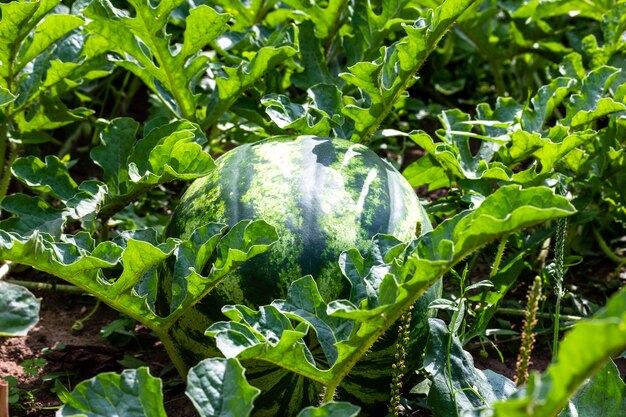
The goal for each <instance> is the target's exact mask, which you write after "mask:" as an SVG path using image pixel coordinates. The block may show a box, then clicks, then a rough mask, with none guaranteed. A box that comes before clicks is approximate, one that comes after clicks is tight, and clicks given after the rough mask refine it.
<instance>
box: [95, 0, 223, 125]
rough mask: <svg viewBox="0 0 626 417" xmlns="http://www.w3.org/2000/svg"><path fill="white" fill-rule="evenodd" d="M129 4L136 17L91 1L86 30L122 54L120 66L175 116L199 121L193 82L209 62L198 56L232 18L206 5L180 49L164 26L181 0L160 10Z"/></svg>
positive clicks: (140, 0)
mask: <svg viewBox="0 0 626 417" xmlns="http://www.w3.org/2000/svg"><path fill="white" fill-rule="evenodd" d="M129 3H130V4H131V5H132V6H133V8H134V9H135V13H136V16H135V17H128V16H127V14H126V13H124V11H122V10H120V9H117V8H116V7H115V6H113V5H112V4H111V3H110V2H109V1H107V0H98V1H94V2H92V3H91V4H90V5H89V6H88V7H87V8H86V9H85V10H84V12H83V13H84V14H85V16H87V17H88V18H89V19H91V22H90V23H89V24H88V25H87V30H89V31H90V32H92V33H95V34H97V35H99V38H100V41H101V42H106V43H107V47H108V49H110V50H112V51H115V52H117V53H118V55H119V58H118V59H117V64H118V65H119V66H121V67H123V68H125V69H127V70H129V71H131V72H132V73H134V74H135V75H136V76H137V77H139V78H140V79H141V80H142V81H143V82H144V83H145V84H146V85H147V86H148V87H149V88H150V89H151V90H152V91H153V92H154V93H155V94H156V95H157V96H158V97H159V99H160V100H161V101H162V102H163V103H164V104H165V105H166V106H167V107H168V108H169V109H170V110H171V111H172V113H173V114H174V115H176V116H177V117H179V118H183V119H187V120H190V121H197V117H196V107H197V105H198V98H199V96H198V95H197V94H196V92H195V88H194V85H195V82H194V81H195V78H196V77H197V76H198V74H199V73H201V72H202V71H203V70H205V69H206V65H207V62H208V58H207V57H206V56H205V55H204V54H201V53H199V52H200V51H201V50H202V48H203V47H204V46H206V45H207V44H209V43H210V42H211V41H213V40H215V39H216V38H217V37H218V36H219V35H220V34H222V33H223V32H224V31H225V30H226V22H228V19H229V16H228V15H227V14H220V13H217V12H216V11H215V10H213V9H212V8H210V7H209V6H206V5H201V6H198V7H195V8H193V9H191V11H190V14H189V17H188V20H187V24H188V26H187V29H186V30H185V39H184V41H183V43H182V45H177V46H176V47H175V46H174V45H171V44H170V35H169V34H168V33H167V32H166V30H165V27H166V25H167V23H168V19H169V16H170V14H171V13H172V11H173V10H174V9H175V8H176V7H177V6H178V5H180V3H182V1H181V0H173V1H166V2H160V3H159V4H158V6H157V7H152V5H151V4H150V2H148V1H145V0H133V1H131V2H129ZM174 50H176V51H177V52H176V53H173V51H174Z"/></svg>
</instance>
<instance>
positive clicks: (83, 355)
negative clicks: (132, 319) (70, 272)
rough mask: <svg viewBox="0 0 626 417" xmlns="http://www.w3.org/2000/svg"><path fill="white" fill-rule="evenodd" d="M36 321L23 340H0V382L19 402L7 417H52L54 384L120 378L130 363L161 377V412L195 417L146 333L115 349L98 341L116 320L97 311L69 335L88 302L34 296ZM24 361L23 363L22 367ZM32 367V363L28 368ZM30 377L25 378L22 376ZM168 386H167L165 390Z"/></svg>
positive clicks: (57, 295)
mask: <svg viewBox="0 0 626 417" xmlns="http://www.w3.org/2000/svg"><path fill="white" fill-rule="evenodd" d="M35 294H36V296H37V297H39V298H41V313H40V321H39V323H38V324H37V326H36V327H35V328H34V329H33V330H32V331H31V332H30V333H29V334H28V336H26V337H10V338H0V377H3V376H12V377H14V378H15V379H16V380H17V381H18V387H19V388H20V389H21V395H20V400H19V401H18V402H17V403H15V404H13V405H12V406H11V408H10V411H11V417H26V416H28V417H35V416H36V417H48V416H54V413H55V412H56V409H57V408H58V407H59V406H60V405H61V402H60V400H59V399H58V397H57V395H56V394H55V393H54V392H52V390H54V379H58V380H59V382H61V383H62V384H63V385H64V386H66V387H68V388H70V389H71V388H72V387H74V386H75V385H76V384H77V383H78V382H80V381H83V380H85V379H88V378H91V377H92V376H94V375H96V374H98V373H100V372H110V371H114V372H120V371H121V370H123V369H124V366H123V365H122V364H121V363H120V361H121V362H122V363H130V362H131V361H133V360H139V361H143V362H145V363H146V364H147V365H148V366H149V367H150V372H151V374H152V375H155V376H161V374H162V373H163V372H165V374H164V375H163V379H164V381H166V383H167V385H168V386H166V388H165V390H164V391H165V401H166V409H167V414H168V416H169V417H191V416H195V415H196V414H195V412H194V411H193V410H194V409H193V406H192V405H191V403H190V402H189V400H188V399H187V397H186V396H185V394H184V386H183V385H182V384H180V383H177V382H180V380H179V378H177V377H176V373H175V371H174V370H172V369H171V366H170V365H169V360H168V358H167V354H166V353H165V350H164V349H163V347H162V346H161V343H160V342H159V341H158V340H157V339H156V338H155V337H153V336H152V335H150V332H149V331H148V330H147V329H145V328H141V327H137V328H136V329H135V330H136V334H137V335H136V336H135V337H133V338H132V339H131V340H130V342H129V343H128V344H127V345H125V346H116V345H115V344H113V343H111V342H110V341H109V340H107V339H105V338H104V337H103V336H101V335H100V330H101V328H102V327H103V326H104V325H106V324H109V323H111V322H112V321H113V320H116V319H119V317H120V316H119V314H118V313H117V312H115V311H113V310H111V309H109V308H108V307H106V306H104V305H101V306H100V307H99V308H98V311H97V312H96V314H94V316H93V317H92V318H91V319H89V320H88V321H87V322H85V323H84V328H83V330H82V331H80V332H76V331H73V330H72V325H73V324H74V322H75V320H76V319H77V318H81V317H84V316H86V315H87V314H88V313H89V311H90V310H91V309H92V308H93V306H94V305H95V301H94V299H93V298H92V297H87V296H76V295H67V294H62V293H59V292H51V291H40V292H36V293H35ZM34 359H43V360H45V364H43V363H40V365H43V366H37V364H36V363H35V364H34V365H33V366H31V367H30V369H26V370H25V369H24V368H25V366H23V365H26V368H29V367H28V363H29V362H28V360H34ZM24 361H27V362H26V364H25V363H24ZM31 363H32V362H31ZM27 370H28V371H30V374H29V373H28V372H27ZM170 385H171V386H170Z"/></svg>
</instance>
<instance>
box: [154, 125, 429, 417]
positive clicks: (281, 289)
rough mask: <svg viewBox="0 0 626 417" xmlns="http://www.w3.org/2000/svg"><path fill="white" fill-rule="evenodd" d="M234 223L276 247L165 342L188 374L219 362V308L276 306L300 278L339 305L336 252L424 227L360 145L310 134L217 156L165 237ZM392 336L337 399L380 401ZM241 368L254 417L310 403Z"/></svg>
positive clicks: (305, 393)
mask: <svg viewBox="0 0 626 417" xmlns="http://www.w3.org/2000/svg"><path fill="white" fill-rule="evenodd" d="M243 219H254V220H256V219H263V220H265V221H266V222H268V223H270V224H272V225H274V226H275V227H276V228H277V230H278V234H279V236H280V238H279V241H278V242H277V243H276V244H275V245H274V246H273V247H272V249H270V250H269V251H268V252H266V253H264V254H262V255H259V256H257V257H255V258H253V259H251V260H250V261H248V262H246V263H245V264H244V265H243V266H241V267H240V268H239V269H238V270H237V271H235V272H234V273H232V274H230V275H229V276H227V277H226V279H225V280H224V282H223V283H222V284H220V286H219V287H218V288H216V289H215V290H214V291H213V292H212V293H211V294H209V295H208V296H207V297H205V298H204V299H203V300H202V301H201V302H200V303H198V304H197V305H196V306H195V307H194V308H193V309H191V310H190V311H189V312H188V313H187V314H186V315H185V316H183V317H182V318H181V319H180V320H179V321H178V322H177V323H176V324H175V325H174V326H173V327H172V329H171V330H170V333H169V336H170V337H171V339H172V342H173V345H174V347H175V348H176V350H177V352H178V354H179V355H180V357H181V359H182V361H183V362H184V363H185V364H186V365H187V366H192V365H194V364H195V363H197V362H198V361H199V360H201V359H203V358H205V357H209V356H215V355H218V352H217V350H216V348H215V347H214V345H213V344H212V340H211V339H209V338H208V337H206V336H204V331H205V329H206V328H208V327H209V326H210V325H211V324H212V323H213V322H215V321H220V320H224V318H225V317H224V316H223V315H222V314H221V311H220V310H221V308H222V306H224V305H227V304H244V305H247V306H250V307H257V306H259V305H263V304H269V303H270V302H271V301H272V300H274V299H276V298H284V297H285V296H286V293H287V289H288V288H289V286H290V284H291V282H292V281H293V280H294V279H297V278H299V277H301V276H303V275H307V274H311V275H312V276H313V277H314V278H315V279H316V282H317V284H318V287H319V289H320V293H321V294H322V296H323V297H324V299H326V300H330V299H336V298H339V297H345V296H347V295H348V293H349V290H350V288H349V282H348V280H346V279H345V278H343V277H342V275H341V272H340V271H339V266H338V263H337V260H338V257H339V255H340V253H341V252H342V251H344V250H347V249H349V248H352V247H356V248H358V249H359V250H360V251H361V252H362V253H366V252H367V251H368V249H369V247H370V246H371V238H372V237H373V236H374V235H375V234H376V233H386V234H392V235H394V236H396V237H397V238H399V239H401V240H410V239H412V238H414V237H415V233H416V228H417V229H419V230H422V229H426V228H430V224H429V223H428V219H427V218H426V217H425V214H424V211H423V209H422V207H421V205H420V204H419V201H418V199H417V197H416V196H415V193H414V191H413V190H412V188H411V187H410V185H409V184H408V183H407V182H406V180H405V179H404V178H403V177H402V175H401V174H399V173H398V172H397V171H396V170H395V169H394V168H393V167H392V166H391V165H390V164H389V163H387V162H386V161H384V160H382V159H381V158H379V157H378V156H377V155H376V154H375V153H374V152H372V151H371V150H369V149H368V148H367V147H365V146H363V145H359V144H355V143H353V142H350V141H347V140H342V139H330V138H320V137H311V136H300V137H296V138H294V137H277V138H272V139H269V140H265V141H262V142H257V143H254V144H247V145H242V146H239V147H237V148H235V149H234V150H231V151H230V152H228V153H226V154H225V155H223V156H222V157H220V158H219V159H218V160H217V161H216V169H215V170H214V171H213V172H212V173H211V174H209V175H208V176H206V177H204V178H201V179H199V180H197V181H195V182H194V183H192V184H191V186H190V187H189V189H188V190H187V192H186V193H185V194H184V196H183V197H182V199H181V201H180V204H179V206H178V208H177V209H176V212H175V213H174V215H173V217H172V219H171V222H170V224H169V226H168V228H167V231H166V233H167V235H168V236H174V237H180V238H183V239H184V238H188V237H189V236H190V235H191V233H193V231H194V230H195V229H196V228H198V227H200V226H202V225H204V224H206V223H209V222H220V223H225V224H230V225H233V224H235V223H237V222H239V221H240V220H243ZM163 285H164V286H165V287H166V286H167V285H168V283H167V282H165V283H163ZM164 293H167V291H164ZM164 304H165V305H168V304H169V301H168V300H165V303H164ZM425 310H426V309H425V307H423V308H421V309H417V310H416V313H415V315H416V316H418V317H421V319H416V323H417V322H422V323H425V318H424V316H425V314H424V313H425ZM415 328H416V329H418V328H419V329H420V330H419V331H418V333H419V334H418V333H415V337H416V338H417V339H418V340H417V343H422V341H423V340H424V339H425V337H424V335H425V334H424V333H423V331H422V330H423V329H421V327H420V326H419V325H418V326H415ZM424 328H425V327H424ZM392 333H393V332H390V334H389V335H387V336H388V337H387V338H383V339H382V340H381V341H379V342H378V343H379V345H380V347H377V348H375V349H373V351H372V352H371V353H370V355H369V356H368V357H367V358H366V360H365V361H364V363H365V364H367V363H368V362H371V361H373V362H372V363H375V364H376V367H375V368H370V367H369V366H366V367H363V366H360V367H357V368H356V369H355V372H354V376H352V375H351V378H349V379H348V380H346V384H345V386H344V387H341V388H340V391H339V392H340V394H341V395H342V396H344V397H345V398H346V399H349V400H352V401H353V402H355V403H378V402H380V401H381V400H382V401H385V400H386V398H387V397H388V392H389V381H390V375H391V371H390V370H391V358H393V352H392V351H391V350H390V349H392V348H393V342H394V341H395V337H393V335H392ZM381 364H382V365H383V366H382V367H381ZM244 365H247V366H246V367H247V371H246V376H247V378H248V379H249V381H250V382H251V383H252V384H253V385H256V386H257V387H259V388H260V389H261V390H262V391H263V394H262V396H261V397H259V398H258V399H257V400H256V401H255V415H267V416H286V417H288V416H292V415H294V416H295V415H296V414H297V413H298V411H299V410H300V409H301V408H302V407H304V406H306V405H310V404H311V403H314V402H316V401H317V400H318V398H319V393H320V391H321V387H320V386H319V385H318V384H317V383H314V382H312V381H309V380H306V379H305V378H301V377H298V376H296V375H293V374H290V373H288V372H285V371H283V370H282V369H277V368H276V367H271V366H267V364H259V363H257V364H244ZM251 365H253V366H251ZM381 387H382V388H381ZM369 391H372V393H369ZM374 393H375V394H376V395H374Z"/></svg>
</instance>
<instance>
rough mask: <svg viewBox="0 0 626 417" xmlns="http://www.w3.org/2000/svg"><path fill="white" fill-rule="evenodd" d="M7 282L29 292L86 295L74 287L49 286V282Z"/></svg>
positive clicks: (9, 280) (16, 280) (15, 280)
mask: <svg viewBox="0 0 626 417" xmlns="http://www.w3.org/2000/svg"><path fill="white" fill-rule="evenodd" d="M6 282H8V283H9V284H15V285H20V286H22V287H24V288H28V289H29V290H40V291H58V292H62V293H66V294H85V295H87V293H86V292H85V290H83V289H82V288H78V287H76V286H74V285H63V284H48V283H47V282H32V281H22V280H19V279H7V280H6Z"/></svg>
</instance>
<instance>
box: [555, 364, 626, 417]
mask: <svg viewBox="0 0 626 417" xmlns="http://www.w3.org/2000/svg"><path fill="white" fill-rule="evenodd" d="M624 410H626V384H624V381H623V380H622V378H621V377H620V374H619V370H618V369H617V366H616V365H615V362H613V361H612V360H610V361H609V362H608V363H607V364H606V365H605V366H604V367H603V368H602V369H600V371H598V372H597V373H595V374H594V375H593V376H592V377H591V378H589V379H587V380H586V381H585V382H584V383H583V385H582V386H581V387H580V389H579V390H578V391H576V393H575V394H574V395H573V396H572V398H571V399H570V401H569V403H568V404H567V407H566V408H565V409H564V410H563V412H561V413H560V414H559V417H574V416H585V415H593V414H594V413H595V414H601V415H603V416H608V417H618V416H619V415H620V414H621V413H623V412H624Z"/></svg>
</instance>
